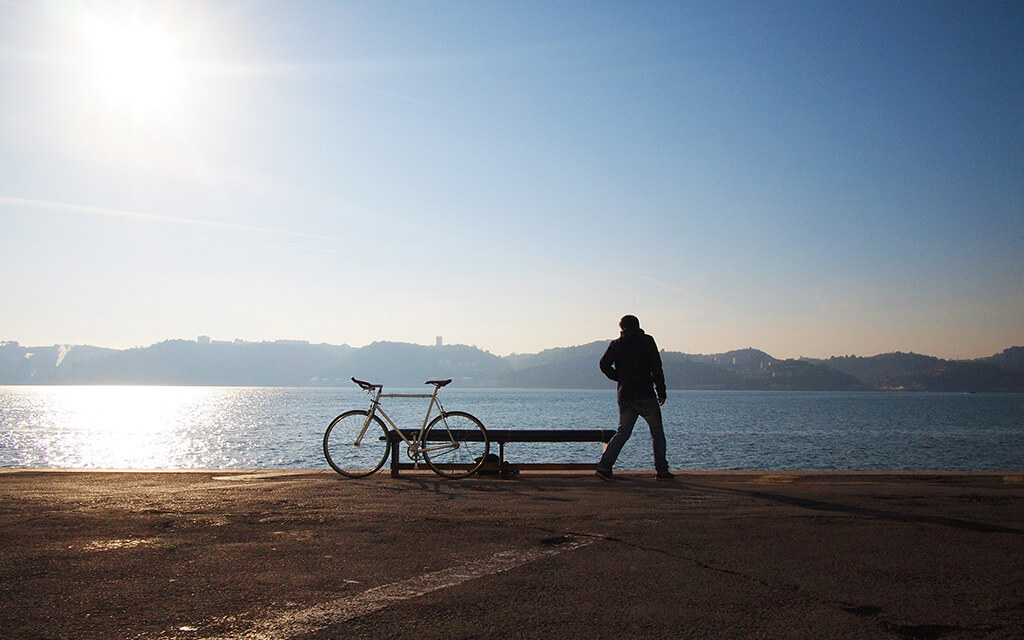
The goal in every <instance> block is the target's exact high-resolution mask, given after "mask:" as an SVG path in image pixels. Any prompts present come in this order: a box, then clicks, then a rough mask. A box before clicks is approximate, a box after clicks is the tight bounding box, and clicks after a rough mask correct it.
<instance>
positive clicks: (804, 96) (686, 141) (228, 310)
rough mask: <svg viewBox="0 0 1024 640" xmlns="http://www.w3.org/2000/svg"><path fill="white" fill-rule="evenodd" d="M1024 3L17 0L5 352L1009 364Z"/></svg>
mask: <svg viewBox="0 0 1024 640" xmlns="http://www.w3.org/2000/svg"><path fill="white" fill-rule="evenodd" d="M1022 42H1024V4H1021V3H1018V2H1005V3H1002V2H962V3H949V2H877V3H876V2H805V3H790V2H752V3H742V2H707V3H702V2H692V3H691V2H680V3H653V2H640V3H634V2H623V3H610V2H564V3H562V2H538V3H531V2H487V3H449V2H366V3H345V2H337V3H321V2H298V1H294V0H292V1H287V2H285V1H280V2H277V1H234V2H212V1H211V2H184V3H183V2H163V3H161V2H146V3H117V2H103V1H102V0H93V1H90V2H68V1H64V2H44V1H40V2H29V1H28V0H0V95H2V96H3V100H0V166H2V167H3V171H0V276H2V277H0V300H2V301H3V313H2V314H0V340H17V341H19V342H21V343H22V344H26V345H49V344H55V343H71V344H96V345H100V346H109V347H119V348H124V347H131V346H145V345H149V344H152V343H154V342H158V341H161V340H164V339H167V338H194V337H196V336H199V335H209V336H211V337H212V338H214V339H227V340H231V339H236V338H238V339H243V340H257V341H258V340H275V339H303V340H310V341H312V342H329V343H333V344H340V343H347V344H351V345H354V346H361V345H364V344H368V343H370V342H372V341H375V340H398V341H407V342H414V343H419V344H433V342H434V338H435V336H443V337H444V340H445V342H447V343H460V344H471V345H476V346H478V347H480V348H483V349H486V350H489V351H491V352H493V353H497V354H500V355H504V354H507V353H513V352H518V353H532V352H536V351H539V350H541V349H545V348H549V347H556V346H568V345H574V344H583V343H587V342H591V341H593V340H602V339H609V338H612V337H615V335H617V327H616V323H617V319H618V318H619V317H620V316H621V315H623V314H624V313H634V314H636V315H637V316H639V317H640V319H641V322H642V323H643V325H644V327H645V328H646V329H647V330H648V331H650V332H651V333H652V334H654V335H655V337H656V338H657V339H658V342H659V345H660V346H661V347H663V348H666V349H670V350H678V351H684V352H688V353H714V352H721V351H726V350H730V349H736V348H744V347H748V346H753V347H757V348H761V349H764V350H765V351H768V352H769V353H771V354H772V355H775V356H777V357H798V356H811V357H827V356H829V355H845V354H857V355H874V354H877V353H884V352H889V351H894V350H901V351H916V352H919V353H927V354H931V355H937V356H942V357H958V358H968V357H979V356H986V355H991V354H992V353H996V352H998V351H1000V350H1002V349H1003V348H1006V347H1008V346H1011V345H1020V344H1024V287H1022V286H1021V282H1024V259H1022V256H1024V204H1022V203H1024V45H1022Z"/></svg>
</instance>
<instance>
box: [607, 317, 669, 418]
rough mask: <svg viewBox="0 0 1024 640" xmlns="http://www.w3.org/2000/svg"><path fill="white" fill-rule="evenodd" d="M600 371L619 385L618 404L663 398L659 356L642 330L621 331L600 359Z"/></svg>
mask: <svg viewBox="0 0 1024 640" xmlns="http://www.w3.org/2000/svg"><path fill="white" fill-rule="evenodd" d="M601 371H602V372H603V373H604V375H606V376H608V377H609V378H610V379H612V380H615V381H616V382H618V383H619V388H618V397H619V402H628V401H631V400H647V399H650V398H654V397H657V398H659V399H661V398H664V397H665V372H664V370H663V369H662V367H661V354H660V353H658V345H657V344H655V342H654V338H653V337H651V336H649V335H647V334H646V333H644V330H643V329H634V330H632V331H623V332H622V334H621V335H620V336H619V338H618V339H616V340H612V343H611V344H610V345H608V350H607V351H605V352H604V355H603V356H601ZM655 393H657V396H655Z"/></svg>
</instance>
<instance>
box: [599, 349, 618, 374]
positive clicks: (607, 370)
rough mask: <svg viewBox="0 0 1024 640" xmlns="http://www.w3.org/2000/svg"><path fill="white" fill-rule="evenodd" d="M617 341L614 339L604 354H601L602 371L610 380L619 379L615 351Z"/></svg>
mask: <svg viewBox="0 0 1024 640" xmlns="http://www.w3.org/2000/svg"><path fill="white" fill-rule="evenodd" d="M614 346H615V341H614V340H613V341H612V343H611V344H610V345H608V348H607V349H605V352H604V355H603V356H601V373H603V374H604V375H605V376H607V377H608V379H609V380H614V381H616V382H618V381H619V373H618V372H617V371H616V370H615V354H614V353H613V351H614V349H613V347H614Z"/></svg>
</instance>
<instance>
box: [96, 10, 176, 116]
mask: <svg viewBox="0 0 1024 640" xmlns="http://www.w3.org/2000/svg"><path fill="white" fill-rule="evenodd" d="M82 35H83V37H84V39H85V44H86V55H87V62H86V64H87V66H88V69H89V73H90V76H91V81H92V84H93V89H94V91H95V92H96V94H97V96H98V97H99V98H100V99H101V100H102V101H103V102H104V104H105V105H106V106H107V107H108V108H110V109H113V110H116V111H120V112H123V113H125V114H126V115H133V116H136V117H139V116H149V115H154V114H162V115H168V116H169V115H173V114H174V112H175V111H177V109H178V108H179V106H180V105H181V104H182V98H183V93H184V91H185V86H184V82H183V80H184V71H185V69H186V67H185V55H186V52H185V51H182V50H181V48H180V46H179V44H178V42H176V40H175V39H174V37H173V34H172V33H170V32H169V31H167V30H166V29H165V28H161V27H160V26H159V25H157V24H150V23H146V22H143V21H140V20H129V21H124V22H115V21H103V20H95V19H94V20H89V21H85V22H84V23H83V25H82Z"/></svg>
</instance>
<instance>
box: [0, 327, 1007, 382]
mask: <svg viewBox="0 0 1024 640" xmlns="http://www.w3.org/2000/svg"><path fill="white" fill-rule="evenodd" d="M607 346H608V341H600V342H592V343H589V344H584V345H578V346H574V347H562V348H557V349H547V350H545V351H541V352H540V353H536V354H515V355H511V356H506V357H499V356H495V355H493V354H491V353H488V352H486V351H482V350H480V349H478V348H476V347H469V346H465V345H445V346H422V345H414V344H406V343H398V342H375V343H373V344H370V345H367V346H365V347H361V348H353V347H350V346H348V345H340V346H336V345H328V344H310V343H308V342H302V341H283V340H282V341H276V342H242V341H235V342H220V341H210V340H208V339H201V340H198V341H190V340H167V341H165V342H161V343H158V344H154V345H152V346H149V347H145V348H135V349H126V350H116V349H103V348H98V347H91V346H68V345H55V346H50V347H23V346H21V345H19V344H18V343H17V342H0V384H154V385H157V384H160V385H163V384H169V385H224V386H346V385H348V384H351V383H350V381H349V379H350V378H352V377H357V378H361V379H365V380H369V381H371V382H379V383H382V384H385V385H388V386H417V385H420V384H422V383H423V382H424V381H425V380H428V379H433V378H453V379H455V380H457V382H458V384H459V385H460V386H462V387H503V388H525V389H533V388H541V389H612V388H614V384H613V383H612V382H611V381H609V380H608V379H606V378H605V377H604V375H603V374H601V372H600V370H599V369H598V366H597V362H598V360H599V359H600V357H601V355H602V354H603V353H604V350H605V349H606V348H607ZM662 362H663V364H664V367H665V378H666V381H667V385H668V387H669V388H670V389H740V390H765V391H780V390H799V391H833V390H841V391H857V390H889V391H961V392H974V391H1010V392H1024V347H1011V348H1009V349H1006V350H1005V351H1003V352H1002V353H999V354H996V355H993V356H991V357H988V358H981V359H978V360H969V361H961V360H942V359H939V358H935V357H932V356H925V355H919V354H914V353H888V354H881V355H876V356H871V357H858V356H843V357H832V358H829V359H827V360H809V359H801V360H779V359H777V358H774V357H772V356H771V355H769V354H767V353H765V352H763V351H760V350H757V349H754V348H748V349H740V350H736V351H729V352H727V353H720V354H710V355H691V354H683V353H678V352H671V351H663V352H662Z"/></svg>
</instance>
